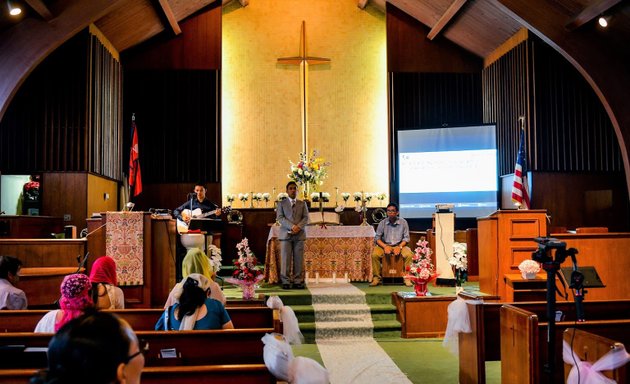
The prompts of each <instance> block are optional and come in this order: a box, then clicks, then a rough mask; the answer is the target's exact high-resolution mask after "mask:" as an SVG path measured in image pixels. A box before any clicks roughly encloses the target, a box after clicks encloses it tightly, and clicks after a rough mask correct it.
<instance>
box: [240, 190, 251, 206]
mask: <svg viewBox="0 0 630 384" xmlns="http://www.w3.org/2000/svg"><path fill="white" fill-rule="evenodd" d="M238 199H239V200H240V201H242V202H243V204H245V203H246V202H247V200H249V193H239V194H238Z"/></svg>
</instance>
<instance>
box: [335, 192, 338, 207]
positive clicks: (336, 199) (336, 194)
mask: <svg viewBox="0 0 630 384" xmlns="http://www.w3.org/2000/svg"><path fill="white" fill-rule="evenodd" d="M338 200H339V187H335V208H337V207H338V206H339V205H338V204H337V201H338Z"/></svg>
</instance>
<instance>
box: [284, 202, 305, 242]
mask: <svg viewBox="0 0 630 384" xmlns="http://www.w3.org/2000/svg"><path fill="white" fill-rule="evenodd" d="M276 220H277V221H278V222H279V223H280V234H279V235H278V239H280V240H286V239H297V240H306V232H304V228H305V227H306V224H307V223H308V208H307V207H306V203H305V202H303V201H302V200H295V216H294V215H293V207H291V200H289V199H288V198H287V199H284V200H282V201H280V202H279V203H278V212H277V213H276ZM294 224H297V226H298V227H300V228H302V230H301V231H300V232H299V233H298V234H297V235H292V234H291V227H293V225H294Z"/></svg>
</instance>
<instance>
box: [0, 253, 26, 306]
mask: <svg viewBox="0 0 630 384" xmlns="http://www.w3.org/2000/svg"><path fill="white" fill-rule="evenodd" d="M21 268H22V262H21V261H20V259H18V258H17V257H11V256H0V309H26V307H27V306H28V300H26V294H25V293H24V291H23V290H21V289H19V288H16V287H15V284H16V283H17V282H18V281H20V269H21Z"/></svg>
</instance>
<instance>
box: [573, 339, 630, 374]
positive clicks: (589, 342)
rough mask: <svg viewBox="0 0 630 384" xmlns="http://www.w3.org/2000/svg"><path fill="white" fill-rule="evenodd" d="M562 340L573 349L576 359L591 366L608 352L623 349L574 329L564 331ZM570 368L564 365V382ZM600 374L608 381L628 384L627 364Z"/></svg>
mask: <svg viewBox="0 0 630 384" xmlns="http://www.w3.org/2000/svg"><path fill="white" fill-rule="evenodd" d="M563 340H564V341H565V342H566V343H567V344H569V345H571V346H572V347H573V348H572V349H573V351H574V352H575V355H576V357H577V358H578V359H580V360H581V361H588V362H589V363H591V365H592V364H593V363H595V362H596V361H597V360H599V359H601V358H602V357H604V355H606V354H607V353H608V352H610V351H612V350H619V349H620V348H624V345H623V344H622V343H620V342H618V341H614V340H611V339H608V338H606V337H602V336H598V335H595V334H593V333H590V332H586V331H584V330H581V329H575V328H567V329H565V330H564V334H563ZM571 368H573V366H572V365H571V364H566V363H565V364H564V380H565V382H566V379H567V378H568V377H569V372H570V371H571ZM601 373H602V374H603V375H604V376H606V377H608V378H609V379H612V380H615V382H617V383H627V382H628V365H627V364H626V365H624V366H621V367H618V368H616V369H614V370H608V371H602V372H601Z"/></svg>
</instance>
